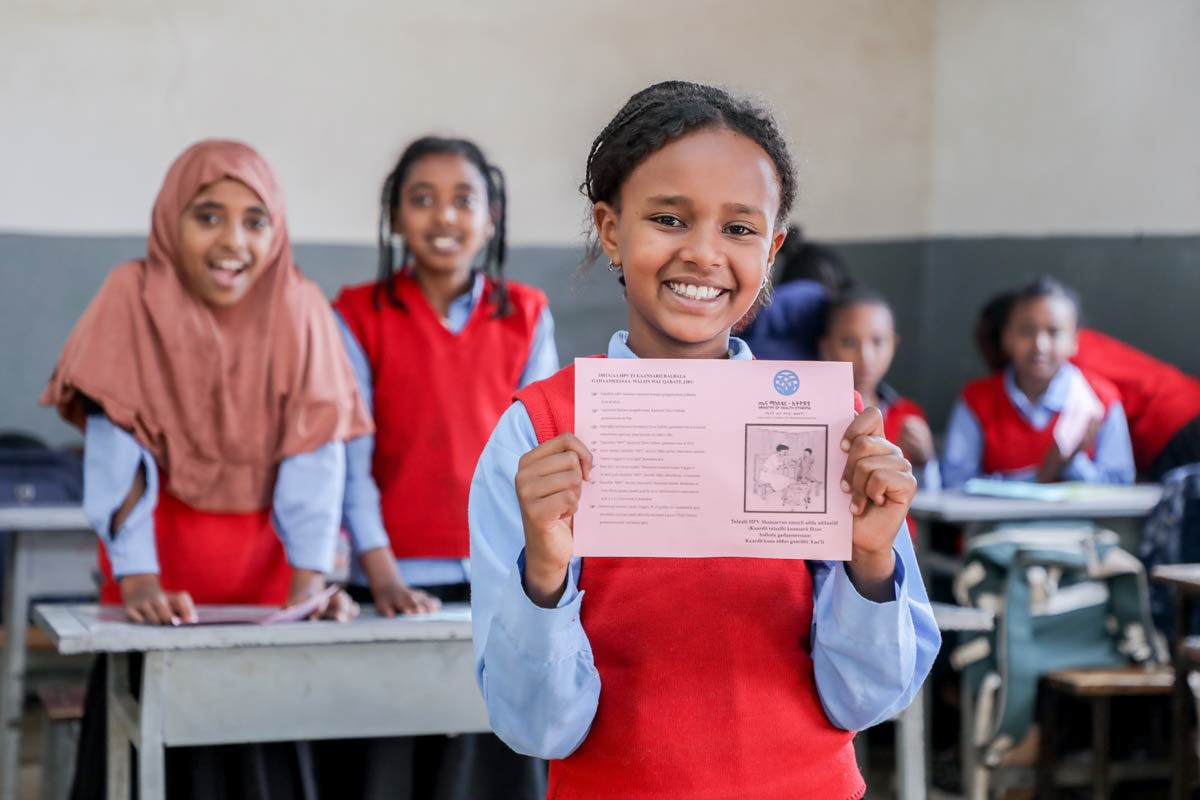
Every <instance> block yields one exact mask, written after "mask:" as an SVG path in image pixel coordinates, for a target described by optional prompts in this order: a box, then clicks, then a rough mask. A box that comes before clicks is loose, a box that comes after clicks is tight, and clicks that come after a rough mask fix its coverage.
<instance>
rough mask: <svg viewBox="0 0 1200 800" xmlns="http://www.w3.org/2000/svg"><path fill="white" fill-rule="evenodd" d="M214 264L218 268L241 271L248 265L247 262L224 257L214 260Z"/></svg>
mask: <svg viewBox="0 0 1200 800" xmlns="http://www.w3.org/2000/svg"><path fill="white" fill-rule="evenodd" d="M212 265H213V266H214V267H216V268H217V269H223V270H225V271H227V272H239V271H241V270H242V269H243V268H244V267H245V266H246V263H245V262H244V261H238V260H237V259H233V258H223V259H221V260H219V261H214V262H212Z"/></svg>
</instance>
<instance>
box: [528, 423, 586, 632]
mask: <svg viewBox="0 0 1200 800" xmlns="http://www.w3.org/2000/svg"><path fill="white" fill-rule="evenodd" d="M591 471H592V454H591V452H590V451H589V450H588V449H587V447H586V446H584V444H583V442H581V441H580V440H579V439H577V438H576V437H575V435H574V434H570V433H564V434H562V435H560V436H556V437H555V438H553V439H551V440H550V441H548V442H543V443H542V444H540V445H538V446H537V447H535V448H534V449H532V450H530V451H529V452H528V453H526V454H525V455H523V456H521V461H520V463H519V464H518V465H517V476H516V479H515V481H514V482H515V484H516V488H517V500H518V501H519V502H520V505H521V520H522V522H523V523H524V527H525V575H524V580H525V593H526V594H527V595H528V596H529V599H530V600H532V601H533V602H534V603H535V604H537V605H539V606H542V607H543V608H554V606H555V605H557V603H558V600H559V598H560V597H562V593H563V591H564V590H565V589H566V584H567V569H568V567H570V564H571V555H572V553H573V552H574V543H575V542H574V536H573V534H572V529H571V521H572V517H574V516H575V512H576V511H578V510H579V497H580V494H581V493H582V491H583V482H584V481H585V480H587V479H588V476H589V475H590V474H591Z"/></svg>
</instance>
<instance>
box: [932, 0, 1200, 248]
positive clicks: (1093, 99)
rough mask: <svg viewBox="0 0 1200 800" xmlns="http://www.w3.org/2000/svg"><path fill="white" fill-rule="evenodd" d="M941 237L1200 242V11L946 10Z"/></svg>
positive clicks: (1084, 0) (976, 6) (936, 179)
mask: <svg viewBox="0 0 1200 800" xmlns="http://www.w3.org/2000/svg"><path fill="white" fill-rule="evenodd" d="M937 42H938V46H937V48H936V51H935V52H936V59H935V60H936V69H935V76H936V78H935V80H936V90H935V101H934V109H935V111H934V122H933V126H932V127H933V130H934V141H933V148H932V150H933V154H934V155H933V158H934V162H933V163H934V172H933V179H932V182H931V183H932V186H933V195H932V198H931V211H930V217H929V223H930V228H931V230H933V231H936V232H939V233H1022V234H1030V233H1033V234H1037V233H1055V232H1067V233H1136V232H1143V231H1144V232H1155V233H1158V232H1177V233H1195V232H1196V231H1200V3H1197V2H1195V0H1152V1H1151V2H1145V3H1133V2H1128V0H1054V2H1046V1H1045V0H995V1H994V2H961V0H939V2H938V11H937Z"/></svg>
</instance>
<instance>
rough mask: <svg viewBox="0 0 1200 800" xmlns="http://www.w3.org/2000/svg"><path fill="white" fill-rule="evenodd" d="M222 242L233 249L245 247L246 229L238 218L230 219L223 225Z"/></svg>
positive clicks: (239, 249)
mask: <svg viewBox="0 0 1200 800" xmlns="http://www.w3.org/2000/svg"><path fill="white" fill-rule="evenodd" d="M221 244H223V245H225V246H226V247H228V248H229V249H231V250H237V251H241V250H244V249H245V247H246V231H245V229H244V228H243V227H242V226H241V224H240V223H239V222H238V221H237V220H230V221H229V222H226V223H225V225H223V226H222V227H221Z"/></svg>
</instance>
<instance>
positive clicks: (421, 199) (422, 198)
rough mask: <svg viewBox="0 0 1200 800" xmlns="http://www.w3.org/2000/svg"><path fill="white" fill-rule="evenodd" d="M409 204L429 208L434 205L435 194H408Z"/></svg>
mask: <svg viewBox="0 0 1200 800" xmlns="http://www.w3.org/2000/svg"><path fill="white" fill-rule="evenodd" d="M408 204H409V205H410V206H414V207H416V208H429V207H430V206H432V205H433V195H430V194H424V193H422V194H410V195H409V196H408Z"/></svg>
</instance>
